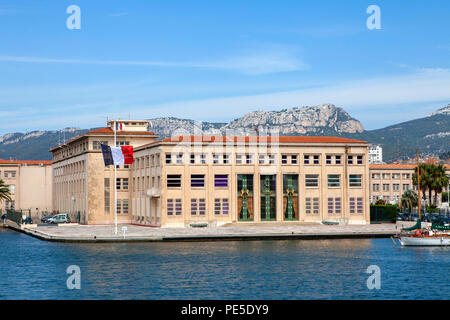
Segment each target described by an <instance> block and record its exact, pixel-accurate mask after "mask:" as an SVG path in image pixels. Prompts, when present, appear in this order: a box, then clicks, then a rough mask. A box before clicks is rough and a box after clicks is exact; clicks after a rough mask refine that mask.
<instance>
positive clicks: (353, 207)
mask: <svg viewBox="0 0 450 320" xmlns="http://www.w3.org/2000/svg"><path fill="white" fill-rule="evenodd" d="M350 213H355V198H350Z"/></svg>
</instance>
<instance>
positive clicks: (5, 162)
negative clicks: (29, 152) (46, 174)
mask: <svg viewBox="0 0 450 320" xmlns="http://www.w3.org/2000/svg"><path fill="white" fill-rule="evenodd" d="M0 164H29V165H39V164H42V165H51V164H52V162H51V161H46V160H4V159H0Z"/></svg>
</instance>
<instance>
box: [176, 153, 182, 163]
mask: <svg viewBox="0 0 450 320" xmlns="http://www.w3.org/2000/svg"><path fill="white" fill-rule="evenodd" d="M182 163H183V154H182V153H179V154H177V164H182Z"/></svg>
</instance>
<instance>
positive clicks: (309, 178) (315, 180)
mask: <svg viewBox="0 0 450 320" xmlns="http://www.w3.org/2000/svg"><path fill="white" fill-rule="evenodd" d="M319 178H320V177H319V175H318V174H306V175H305V186H306V187H319V180H320V179H319ZM340 186H341V175H340V174H329V175H328V187H330V188H333V187H340ZM349 186H350V187H362V175H361V174H350V175H349ZM167 187H168V188H181V174H168V175H167ZM191 187H193V188H203V187H205V175H204V174H192V175H191ZM214 187H216V188H221V187H228V175H226V174H216V175H214Z"/></svg>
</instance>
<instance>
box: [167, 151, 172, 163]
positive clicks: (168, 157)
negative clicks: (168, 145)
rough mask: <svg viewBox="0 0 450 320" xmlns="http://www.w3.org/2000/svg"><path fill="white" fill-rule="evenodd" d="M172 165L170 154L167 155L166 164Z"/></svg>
mask: <svg viewBox="0 0 450 320" xmlns="http://www.w3.org/2000/svg"><path fill="white" fill-rule="evenodd" d="M171 163H172V155H171V154H170V153H166V164H171Z"/></svg>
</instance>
